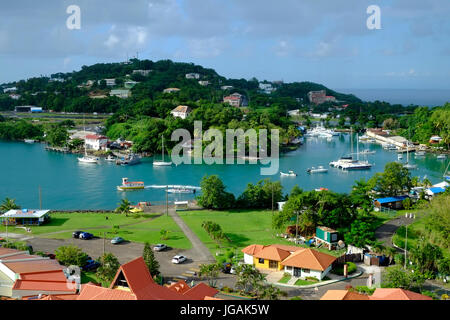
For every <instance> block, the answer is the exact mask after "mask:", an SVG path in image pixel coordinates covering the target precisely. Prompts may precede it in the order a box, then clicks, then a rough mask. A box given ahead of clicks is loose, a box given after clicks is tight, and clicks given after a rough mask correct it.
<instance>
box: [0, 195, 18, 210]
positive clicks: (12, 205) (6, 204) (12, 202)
mask: <svg viewBox="0 0 450 320" xmlns="http://www.w3.org/2000/svg"><path fill="white" fill-rule="evenodd" d="M16 209H20V206H19V205H17V204H16V199H11V198H8V197H7V198H5V200H3V202H2V204H1V206H0V211H1V212H7V211H9V210H16Z"/></svg>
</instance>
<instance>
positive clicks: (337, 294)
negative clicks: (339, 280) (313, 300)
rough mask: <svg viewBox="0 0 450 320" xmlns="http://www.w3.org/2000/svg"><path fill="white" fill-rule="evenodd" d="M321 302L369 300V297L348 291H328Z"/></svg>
mask: <svg viewBox="0 0 450 320" xmlns="http://www.w3.org/2000/svg"><path fill="white" fill-rule="evenodd" d="M320 300H369V296H367V295H365V294H360V293H357V292H352V291H347V290H328V291H327V292H326V293H325V294H324V295H323V296H322V298H320Z"/></svg>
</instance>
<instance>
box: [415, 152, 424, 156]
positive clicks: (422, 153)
mask: <svg viewBox="0 0 450 320" xmlns="http://www.w3.org/2000/svg"><path fill="white" fill-rule="evenodd" d="M415 156H416V157H424V156H425V151H417V152H416V154H415Z"/></svg>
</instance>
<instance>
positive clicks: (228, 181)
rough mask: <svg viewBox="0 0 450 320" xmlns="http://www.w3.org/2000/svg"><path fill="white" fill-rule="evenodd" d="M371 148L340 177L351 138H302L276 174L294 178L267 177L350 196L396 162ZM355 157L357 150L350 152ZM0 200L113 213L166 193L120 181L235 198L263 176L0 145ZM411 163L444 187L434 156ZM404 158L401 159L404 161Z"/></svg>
mask: <svg viewBox="0 0 450 320" xmlns="http://www.w3.org/2000/svg"><path fill="white" fill-rule="evenodd" d="M365 148H369V149H371V150H376V154H374V155H370V156H368V158H369V161H370V162H371V163H374V164H375V165H374V167H373V168H372V169H371V170H367V171H350V172H343V171H341V170H339V169H335V168H329V166H328V163H329V162H330V161H332V160H336V159H338V158H339V157H341V156H342V155H344V154H347V153H349V152H350V143H349V135H343V136H341V137H335V138H333V139H332V140H331V141H327V140H326V139H321V138H306V141H305V144H304V145H303V146H301V147H300V149H298V150H296V151H294V152H290V153H287V154H285V155H282V156H281V157H280V171H285V172H286V171H288V170H294V171H295V172H296V173H297V174H298V176H297V177H280V175H279V174H277V175H274V176H269V177H270V178H272V179H274V180H279V181H281V183H282V185H283V187H284V192H285V193H287V192H289V191H290V190H291V189H292V187H294V186H295V185H296V184H298V185H299V186H300V187H301V188H303V189H304V190H312V189H315V188H319V187H325V188H328V189H330V190H333V191H336V192H349V191H350V189H351V186H352V185H353V184H354V181H355V180H357V179H360V178H366V179H368V178H370V177H371V176H372V175H373V174H374V173H375V172H381V171H383V167H384V165H385V164H386V163H387V162H391V161H396V160H397V154H396V153H395V152H392V151H385V150H383V149H382V148H381V146H379V145H376V144H365V145H364V144H363V143H361V145H360V150H362V149H365ZM354 150H355V151H356V147H355V149H354ZM0 154H1V155H2V156H1V157H0V173H1V175H0V176H1V180H2V181H1V183H0V199H4V198H5V197H11V198H15V199H16V200H17V203H19V204H20V205H22V207H24V208H38V207H39V186H40V187H41V189H42V202H43V207H44V208H49V209H61V210H75V209H113V208H115V207H116V206H117V203H118V202H119V201H120V200H121V199H122V198H125V197H126V198H128V199H129V200H130V201H131V202H133V203H137V202H138V201H150V202H153V203H159V204H162V203H163V202H164V201H165V197H166V195H165V190H164V189H162V190H160V189H146V190H141V191H133V192H126V193H124V192H120V191H117V190H116V186H117V185H119V184H120V183H121V179H122V177H128V178H129V179H130V180H131V181H136V180H139V181H144V182H145V184H146V185H166V184H174V185H196V186H199V185H200V180H201V178H202V177H203V176H204V175H205V174H217V175H219V176H220V178H221V179H222V180H223V181H224V183H225V185H226V186H227V189H228V190H229V191H231V192H233V193H234V194H235V195H239V194H240V193H241V192H242V191H243V190H244V189H245V187H246V185H247V183H249V182H251V183H256V182H257V181H259V180H261V179H263V178H266V177H267V176H261V175H260V165H250V164H246V165H211V166H210V165H180V166H177V167H175V166H173V167H161V168H154V167H153V166H152V159H151V158H149V159H144V160H143V162H142V164H140V165H136V166H131V167H121V166H117V165H115V164H114V163H108V162H101V164H99V165H88V164H80V163H78V161H77V155H68V154H59V153H53V152H47V151H45V150H44V145H41V144H34V145H28V144H25V143H7V142H0ZM410 158H411V159H410V162H411V163H413V164H417V165H418V167H419V169H417V170H413V171H412V173H413V175H416V176H420V177H421V178H423V177H424V176H425V175H426V176H427V177H428V179H430V180H431V181H432V182H433V183H437V182H440V181H442V175H443V172H444V170H445V168H446V165H447V162H446V161H444V160H437V159H436V156H435V155H427V156H426V157H425V158H422V159H415V158H414V156H411V157H410ZM405 159H406V154H405V155H404V160H403V161H405ZM318 165H323V166H325V167H327V168H329V172H328V173H324V174H312V175H309V174H307V173H306V169H307V168H309V167H311V166H318ZM191 198H193V195H186V194H184V195H183V194H182V195H169V200H170V201H173V200H187V199H191Z"/></svg>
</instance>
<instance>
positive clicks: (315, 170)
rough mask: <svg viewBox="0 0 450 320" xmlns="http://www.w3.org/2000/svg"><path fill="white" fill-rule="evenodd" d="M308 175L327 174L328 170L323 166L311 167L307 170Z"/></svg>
mask: <svg viewBox="0 0 450 320" xmlns="http://www.w3.org/2000/svg"><path fill="white" fill-rule="evenodd" d="M306 172H307V173H325V172H328V169H326V168H324V167H323V166H318V167H317V168H316V167H311V168H309V169H308V170H306Z"/></svg>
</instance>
